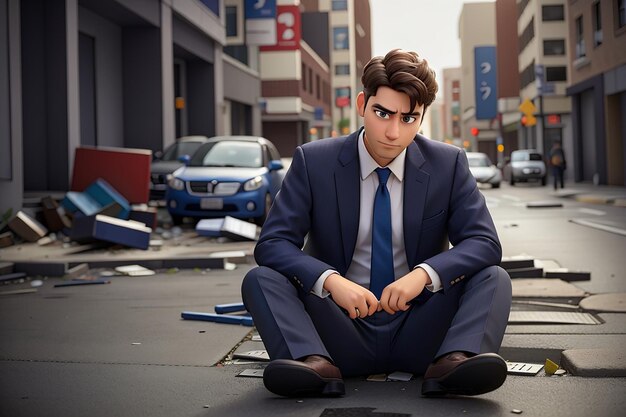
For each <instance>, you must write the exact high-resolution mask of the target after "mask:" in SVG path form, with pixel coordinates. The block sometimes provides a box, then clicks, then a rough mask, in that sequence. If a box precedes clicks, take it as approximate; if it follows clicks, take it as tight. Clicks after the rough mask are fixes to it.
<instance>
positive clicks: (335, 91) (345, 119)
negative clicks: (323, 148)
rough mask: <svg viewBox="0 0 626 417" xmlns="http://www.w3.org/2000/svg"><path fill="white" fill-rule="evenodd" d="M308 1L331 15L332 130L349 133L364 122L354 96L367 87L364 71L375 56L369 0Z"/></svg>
mask: <svg viewBox="0 0 626 417" xmlns="http://www.w3.org/2000/svg"><path fill="white" fill-rule="evenodd" d="M304 3H305V4H306V5H307V7H317V10H319V11H322V12H326V13H328V16H329V22H330V37H331V48H330V73H331V91H332V106H331V109H332V113H331V114H332V120H333V124H332V132H331V134H333V135H341V134H347V133H349V132H351V131H353V130H355V129H356V128H357V127H358V126H359V125H360V124H361V121H360V119H359V116H358V113H357V109H356V106H355V105H354V99H355V98H356V95H357V94H358V93H359V92H360V91H361V90H362V89H363V85H362V84H361V74H362V73H363V67H364V66H365V64H367V62H368V61H369V60H370V58H371V57H372V39H371V32H372V31H371V16H370V4H369V0H310V1H305V2H304Z"/></svg>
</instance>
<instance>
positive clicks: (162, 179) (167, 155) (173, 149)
mask: <svg viewBox="0 0 626 417" xmlns="http://www.w3.org/2000/svg"><path fill="white" fill-rule="evenodd" d="M208 140H209V138H207V137H206V136H183V137H181V138H179V139H177V140H176V142H175V143H173V144H171V145H170V146H168V147H167V148H166V149H165V151H163V152H161V151H157V152H155V154H154V160H153V161H152V164H151V165H150V199H151V200H162V199H163V197H165V190H166V189H167V176H168V175H169V174H171V173H172V172H174V171H176V170H177V169H178V168H180V167H181V166H183V163H182V162H181V161H180V160H179V158H180V157H181V156H183V155H189V156H191V155H193V153H194V152H195V151H196V150H197V149H198V148H199V147H200V145H202V144H203V143H206V142H207V141H208Z"/></svg>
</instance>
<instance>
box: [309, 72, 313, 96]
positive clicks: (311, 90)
mask: <svg viewBox="0 0 626 417" xmlns="http://www.w3.org/2000/svg"><path fill="white" fill-rule="evenodd" d="M309 93H311V94H313V68H311V67H309Z"/></svg>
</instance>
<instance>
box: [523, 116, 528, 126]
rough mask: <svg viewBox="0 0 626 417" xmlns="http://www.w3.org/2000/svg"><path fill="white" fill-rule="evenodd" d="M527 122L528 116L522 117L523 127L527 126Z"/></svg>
mask: <svg viewBox="0 0 626 417" xmlns="http://www.w3.org/2000/svg"><path fill="white" fill-rule="evenodd" d="M526 122H527V119H526V116H522V126H526Z"/></svg>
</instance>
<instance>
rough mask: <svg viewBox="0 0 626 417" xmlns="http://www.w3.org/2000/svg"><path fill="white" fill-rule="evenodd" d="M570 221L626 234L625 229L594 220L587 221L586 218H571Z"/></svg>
mask: <svg viewBox="0 0 626 417" xmlns="http://www.w3.org/2000/svg"><path fill="white" fill-rule="evenodd" d="M570 222H572V223H576V224H579V225H581V226H588V227H591V228H594V229H598V230H604V231H606V232H611V233H617V234H618V235H622V236H626V230H624V229H619V228H617V227H612V226H608V225H604V224H600V223H596V222H594V221H589V220H586V219H572V220H570Z"/></svg>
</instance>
